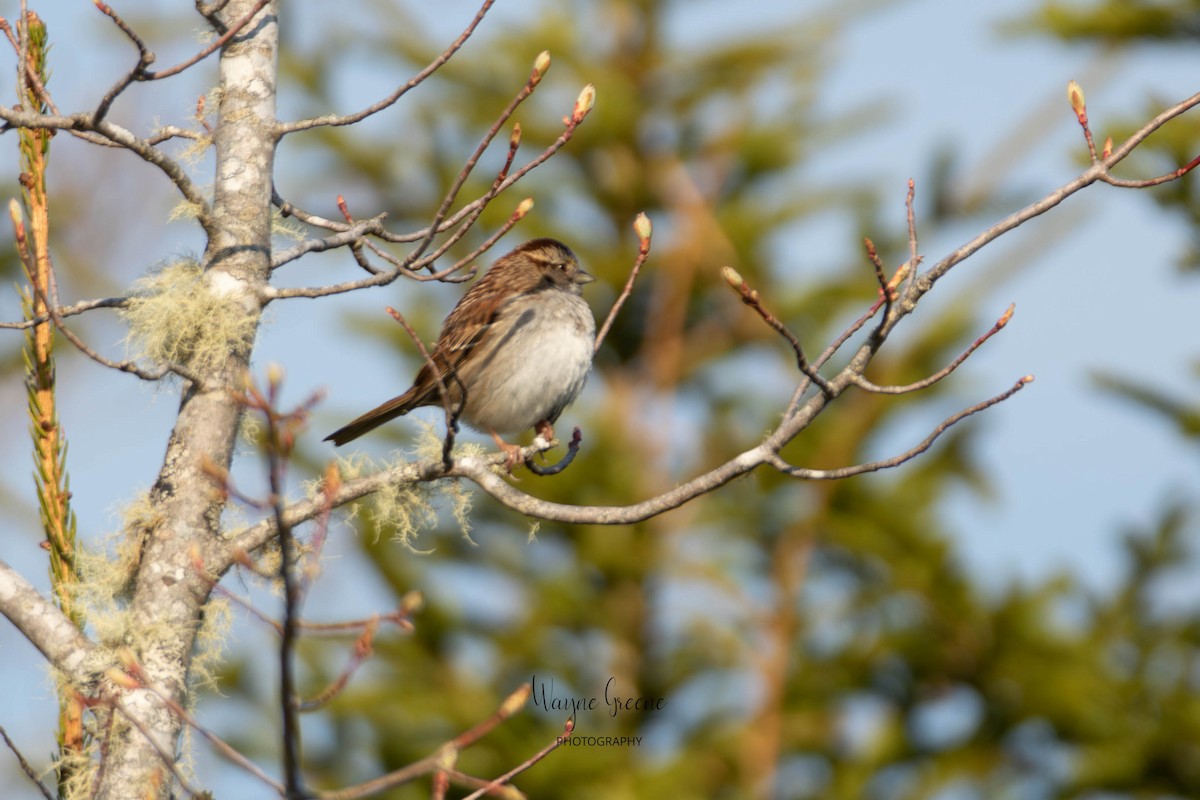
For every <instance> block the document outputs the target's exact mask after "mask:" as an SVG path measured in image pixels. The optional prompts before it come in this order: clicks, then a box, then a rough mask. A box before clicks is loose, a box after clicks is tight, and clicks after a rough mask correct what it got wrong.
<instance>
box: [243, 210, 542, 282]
mask: <svg viewBox="0 0 1200 800" xmlns="http://www.w3.org/2000/svg"><path fill="white" fill-rule="evenodd" d="M532 205H533V203H532V202H531V201H529V200H528V199H526V200H523V201H521V204H520V205H519V206H518V207H517V210H516V211H514V212H513V213H512V214H511V215H510V216H509V218H508V220H507V221H506V222H505V223H504V224H503V225H502V226H500V229H499V230H498V231H497V232H496V233H494V234H492V235H491V236H489V237H488V238H487V239H486V240H484V242H483V244H481V245H480V246H479V247H477V248H475V250H474V251H472V252H471V253H470V254H469V255H467V256H466V257H465V258H462V259H460V260H459V261H457V262H455V263H454V264H452V265H451V266H449V267H447V268H446V269H444V270H442V271H440V272H435V273H433V274H431V275H422V274H421V273H418V272H414V271H412V269H410V268H408V267H404V266H403V265H402V262H400V261H399V260H397V259H396V258H395V256H391V255H389V254H387V253H386V252H384V251H383V250H381V249H379V248H378V247H377V246H376V245H375V244H374V243H373V242H370V241H367V240H363V241H364V243H365V244H366V246H367V247H369V248H370V249H371V250H372V251H373V252H375V253H376V254H378V255H379V256H381V257H382V258H384V259H385V260H387V261H388V262H389V263H392V264H393V265H394V266H395V267H396V268H395V269H392V270H388V271H386V272H380V271H376V272H375V274H373V275H371V276H370V277H368V278H359V279H358V280H353V281H344V282H343V283H335V284H329V285H326V286H307V287H296V288H282V289H281V288H277V287H274V286H264V287H263V288H262V290H261V291H260V292H259V299H260V300H261V301H262V302H263V303H270V302H272V301H274V300H288V299H291V298H295V297H306V298H316V297H327V296H329V295H334V294H344V293H345V292H353V291H356V290H358V289H365V288H367V287H370V286H387V285H388V284H390V283H392V282H393V281H395V280H397V279H398V278H400V277H405V278H409V279H411V280H415V281H418V282H426V281H447V282H450V283H455V282H457V281H456V280H454V279H451V278H450V276H451V275H453V274H454V273H456V272H458V271H460V270H462V269H463V268H464V267H465V266H467V264H469V263H470V262H471V261H473V260H474V259H475V258H478V257H479V255H480V254H481V253H483V252H484V251H485V250H487V249H488V248H490V247H491V246H492V245H493V244H495V242H496V240H497V239H499V238H500V237H501V236H503V235H504V234H505V233H507V232H508V231H510V230H512V228H513V226H515V225H516V224H517V222H519V221H520V220H521V218H522V217H524V216H525V213H526V212H527V211H528V210H529V208H531V207H532ZM469 277H471V276H470V274H468V275H467V278H469ZM465 279H466V278H464V280H465Z"/></svg>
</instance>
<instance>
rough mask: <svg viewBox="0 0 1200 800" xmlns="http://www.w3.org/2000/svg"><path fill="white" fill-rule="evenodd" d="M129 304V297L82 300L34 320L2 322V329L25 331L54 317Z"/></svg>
mask: <svg viewBox="0 0 1200 800" xmlns="http://www.w3.org/2000/svg"><path fill="white" fill-rule="evenodd" d="M128 302H129V298H128V297H103V298H99V299H96V300H80V301H79V302H78V303H75V304H74V305H69V306H55V307H54V308H53V309H51V310H50V311H48V312H47V313H45V314H41V315H39V316H36V317H33V318H32V319H27V320H22V321H20V322H0V329H4V328H7V329H11V330H24V329H25V328H32V327H34V326H35V325H41V324H42V323H43V322H49V321H50V320H51V319H53V318H54V316H57V317H58V318H59V319H63V318H65V317H73V316H75V315H76V314H82V313H84V312H85V311H91V310H92V309H96V308H124V307H125V304H126V303H128Z"/></svg>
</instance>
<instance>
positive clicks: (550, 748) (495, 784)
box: [463, 719, 575, 800]
mask: <svg viewBox="0 0 1200 800" xmlns="http://www.w3.org/2000/svg"><path fill="white" fill-rule="evenodd" d="M574 730H575V720H574V719H568V720H567V722H566V724H565V725H564V726H563V735H562V736H555V737H554V741H553V742H551V743H550V744H548V745H546V746H545V747H543V748H542V749H541V750H539V751H537V752H536V753H534V754H533V755H532V756H530V757H529V758H527V759H525V760H524V761H522V762H521V763H520V764H518V765H517V766H515V767H513V768H512V769H510V770H509V771H508V772H506V773H504V774H503V775H501V776H500V777H499V778H496V779H495V780H493V781H491V782H490V783H488V784H487V785H486V786H481V787H480V788H479V789H477V790H476V791H474V792H472V793H471V794H469V795H467V796H466V797H464V798H463V800H478V798H480V797H483V796H484V795H485V794H487V793H488V792H491V791H492V790H494V789H499V788H500V787H501V786H504V785H505V784H507V783H508V782H509V781H511V780H512V779H513V778H515V777H516V776H517V775H520V774H521V773H522V772H524V771H525V770H527V769H529V768H530V767H532V766H533V765H534V764H536V763H538V762H539V761H541V760H542V759H543V758H545V757H546V756H548V755H550V754H551V753H553V752H554V751H555V750H556V749H558V746H559V745H561V744H562V743H563V742H564V741H566V739H567V737H569V736H570V735H571V732H572V731H574Z"/></svg>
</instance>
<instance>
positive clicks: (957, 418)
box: [766, 375, 1033, 481]
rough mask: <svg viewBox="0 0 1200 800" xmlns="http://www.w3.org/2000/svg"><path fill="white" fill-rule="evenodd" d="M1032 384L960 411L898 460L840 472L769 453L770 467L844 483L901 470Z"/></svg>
mask: <svg viewBox="0 0 1200 800" xmlns="http://www.w3.org/2000/svg"><path fill="white" fill-rule="evenodd" d="M1032 382H1033V376H1032V375H1026V376H1025V377H1023V378H1021V379H1020V380H1019V381H1017V382H1016V383H1015V384H1013V385H1012V386H1011V387H1010V388H1008V389H1006V390H1005V391H1003V392H1001V393H1000V394H998V395H996V396H995V397H990V398H988V399H987V400H984V401H983V402H981V403H976V404H975V405H973V406H971V407H970V408H965V409H963V410H962V411H959V412H958V413H957V414H954V415H953V416H950V417H947V418H946V419H945V420H943V421H942V423H941V424H940V425H938V426H937V427H936V428H934V429H933V432H932V433H930V434H929V435H928V436H926V437H925V438H924V439H922V440H921V442H920V444H918V445H917V446H916V447H913V448H912V449H911V450H906V451H904V452H903V453H901V454H899V455H897V456H892V457H891V458H885V459H882V460H880V461H870V462H867V463H865V464H856V465H854V466H852V467H840V468H838V469H808V468H805V467H795V466H792V465H791V464H788V463H787V462H786V461H784V460H783V459H782V458H781V457H780V456H779V455H778V454H777V453H769V454H768V455H767V458H766V463H768V464H770V465H771V466H773V467H775V468H776V469H777V470H779V471H780V472H782V473H784V474H786V475H790V476H792V477H794V478H803V479H805V480H813V481H832V480H840V479H842V478H849V477H851V476H852V475H862V474H863V473H866V472H877V471H878V470H881V469H890V468H892V467H898V466H900V465H901V464H903V463H905V462H906V461H911V460H912V459H914V458H916V457H917V456H919V455H921V453H924V452H925V451H926V450H928V449H929V448H930V447H931V446H932V445H933V443H934V442H935V441H937V438H938V437H939V436H941V435H942V434H943V433H945V432H946V431H947V430H948V429H950V428H951V427H953V426H954V425H955V424H956V423H958V422H961V421H962V420H964V419H966V418H967V417H969V416H971V415H972V414H977V413H979V412H980V411H983V410H984V409H986V408H991V407H992V406H994V405H996V404H997V403H1002V402H1004V401H1005V400H1007V399H1008V398H1010V397H1012V396H1013V395H1014V394H1016V393H1017V392H1019V391H1021V390H1022V389H1024V388H1025V386H1026V385H1027V384H1029V383H1032Z"/></svg>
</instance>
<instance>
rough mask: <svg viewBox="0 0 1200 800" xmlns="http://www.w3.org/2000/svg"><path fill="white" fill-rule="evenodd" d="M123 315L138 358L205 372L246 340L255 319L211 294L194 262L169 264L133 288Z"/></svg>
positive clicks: (231, 301)
mask: <svg viewBox="0 0 1200 800" xmlns="http://www.w3.org/2000/svg"><path fill="white" fill-rule="evenodd" d="M121 315H122V316H123V317H124V318H125V321H126V323H127V324H128V325H129V336H128V342H129V344H130V346H131V348H132V349H133V350H135V351H136V352H137V354H138V355H140V356H143V357H145V358H148V359H150V360H152V361H155V362H158V363H162V364H179V365H182V366H186V367H189V368H191V369H193V370H198V371H200V372H209V371H212V370H213V369H214V368H216V367H217V366H218V365H219V364H221V363H222V362H223V361H224V359H225V358H226V357H227V356H228V355H229V353H230V351H231V350H233V349H234V348H236V347H239V346H241V345H242V344H243V343H244V342H246V341H248V340H249V338H250V337H251V336H252V335H253V333H254V326H255V324H256V317H255V315H254V314H252V313H250V312H248V311H247V310H246V308H245V306H243V305H242V304H240V303H239V302H238V301H237V300H236V299H235V298H233V297H229V296H222V295H219V294H216V293H214V292H213V291H212V290H211V288H210V286H209V283H208V281H207V280H206V279H205V275H204V271H203V269H201V267H200V265H199V264H198V263H196V262H195V261H193V260H190V259H184V260H181V261H176V262H174V263H172V264H168V265H167V266H165V267H163V268H162V269H161V270H159V271H157V272H154V273H153V274H151V275H147V276H146V277H144V278H141V279H140V280H138V281H137V282H135V283H134V293H133V294H132V295H131V296H130V297H129V299H128V301H127V302H126V304H125V307H124V308H123V309H121Z"/></svg>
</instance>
